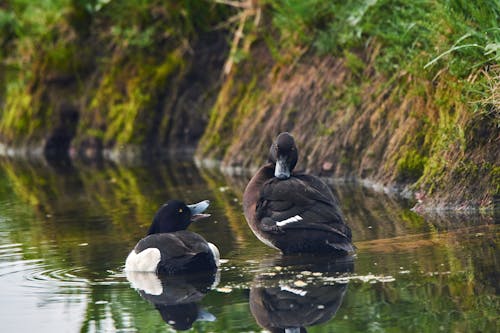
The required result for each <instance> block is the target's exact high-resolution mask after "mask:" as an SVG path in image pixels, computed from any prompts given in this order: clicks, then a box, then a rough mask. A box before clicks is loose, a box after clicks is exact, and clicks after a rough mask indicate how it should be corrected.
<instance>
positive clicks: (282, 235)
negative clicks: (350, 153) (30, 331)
mask: <svg viewBox="0 0 500 333" xmlns="http://www.w3.org/2000/svg"><path fill="white" fill-rule="evenodd" d="M297 159H298V153H297V147H296V146H295V141H294V139H293V137H292V136H291V135H290V134H289V133H286V132H285V133H281V134H280V135H278V137H277V138H276V141H275V142H274V143H273V144H272V145H271V148H270V152H269V162H268V163H267V164H265V165H264V166H262V167H261V168H260V169H259V170H258V171H257V173H256V174H255V175H254V176H253V177H252V179H251V180H250V182H249V183H248V185H247V187H246V189H245V193H244V194H243V209H244V213H245V217H246V219H247V222H248V224H249V226H250V228H251V229H252V231H253V232H254V234H255V235H256V236H257V237H258V238H259V239H260V240H261V241H262V242H264V243H265V244H267V245H268V246H271V247H274V248H276V249H279V250H281V252H283V253H284V254H289V253H302V252H304V253H306V252H312V253H314V252H323V253H324V252H330V253H335V254H346V253H349V252H353V251H354V246H353V245H352V236H351V229H350V228H349V226H347V225H346V223H345V219H344V216H343V214H342V212H341V210H340V207H339V203H338V201H337V199H336V198H335V196H334V195H333V193H332V191H331V190H330V188H329V187H328V185H326V184H325V183H324V182H323V181H322V180H320V179H319V178H317V177H314V176H311V175H307V174H304V173H299V172H297V173H296V172H293V169H294V167H295V165H296V164H297Z"/></svg>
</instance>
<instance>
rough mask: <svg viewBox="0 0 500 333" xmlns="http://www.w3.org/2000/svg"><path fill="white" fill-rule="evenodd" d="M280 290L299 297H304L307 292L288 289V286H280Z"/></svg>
mask: <svg viewBox="0 0 500 333" xmlns="http://www.w3.org/2000/svg"><path fill="white" fill-rule="evenodd" d="M280 290H281V291H288V292H289V293H292V294H295V295H299V296H305V295H306V294H307V291H305V290H301V289H297V288H292V287H289V286H280Z"/></svg>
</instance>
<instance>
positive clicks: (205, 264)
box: [125, 200, 220, 275]
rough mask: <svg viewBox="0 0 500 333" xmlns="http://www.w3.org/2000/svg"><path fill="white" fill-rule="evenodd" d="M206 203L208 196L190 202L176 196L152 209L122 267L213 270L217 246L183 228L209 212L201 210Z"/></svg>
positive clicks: (167, 271)
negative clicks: (145, 229)
mask: <svg viewBox="0 0 500 333" xmlns="http://www.w3.org/2000/svg"><path fill="white" fill-rule="evenodd" d="M209 204H210V202H209V201H208V200H204V201H201V202H199V203H196V204H191V205H187V204H185V203H184V202H182V201H179V200H169V201H168V202H166V203H165V204H164V205H163V206H161V207H160V209H159V210H158V211H157V212H156V214H155V216H154V218H153V221H152V223H151V226H150V227H149V230H148V232H147V235H146V237H144V238H142V239H141V240H140V241H139V242H138V243H137V244H136V245H135V247H134V248H133V250H132V251H131V252H130V253H129V255H128V257H127V259H126V261H125V271H126V272H154V273H156V274H159V275H173V274H183V273H193V272H200V271H216V270H217V268H218V266H219V259H220V254H219V250H218V249H217V247H216V246H215V245H214V244H212V243H209V242H207V241H206V240H205V238H203V237H202V236H201V235H199V234H197V233H194V232H191V231H188V230H186V229H187V228H188V227H189V225H190V224H191V223H192V222H194V221H197V220H199V219H202V218H206V217H208V216H210V214H204V213H203V212H204V211H205V210H206V209H207V208H208V206H209Z"/></svg>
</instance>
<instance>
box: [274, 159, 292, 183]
mask: <svg viewBox="0 0 500 333" xmlns="http://www.w3.org/2000/svg"><path fill="white" fill-rule="evenodd" d="M274 176H275V177H276V178H278V179H288V178H290V168H289V167H288V165H287V163H286V158H284V157H281V156H280V157H278V160H277V161H276V167H275V169H274Z"/></svg>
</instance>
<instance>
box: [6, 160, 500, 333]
mask: <svg viewBox="0 0 500 333" xmlns="http://www.w3.org/2000/svg"><path fill="white" fill-rule="evenodd" d="M247 180H248V179H247V177H229V176H227V175H222V174H220V173H218V172H216V171H213V170H207V169H197V168H196V167H195V165H194V164H193V163H192V162H190V161H175V162H166V163H155V164H154V165H153V166H148V165H129V166H117V165H113V164H102V165H94V166H85V165H74V166H71V167H67V166H66V167H61V166H57V168H54V166H50V165H46V164H44V163H27V162H25V161H24V162H20V161H9V160H2V161H0V297H1V298H2V305H1V311H0V318H1V319H2V331H5V332H18V331H38V332H45V331H46V332H54V331H71V332H74V331H81V332H95V331H137V332H146V331H147V332H155V331H162V332H163V331H165V329H166V328H169V327H170V328H171V327H172V326H171V325H170V324H168V321H173V322H178V321H179V322H180V321H181V320H175V319H171V318H170V317H168V316H166V315H165V318H167V323H165V321H164V319H163V318H162V314H161V310H158V307H159V308H160V309H161V308H162V306H161V305H159V304H161V302H159V301H156V300H157V298H156V297H153V298H154V299H151V298H148V297H143V296H147V295H145V294H144V295H143V294H141V293H140V292H137V291H136V290H134V289H133V288H131V286H130V283H129V281H128V280H127V277H126V276H125V274H124V273H123V271H122V269H123V264H124V260H125V258H126V256H127V254H128V252H129V251H130V249H131V248H132V247H133V246H134V245H135V243H136V242H137V240H138V239H140V238H141V237H142V236H143V235H144V233H145V231H146V230H147V228H148V226H149V224H150V222H151V218H152V216H153V215H154V213H155V211H156V210H157V209H158V207H159V206H160V205H161V204H162V203H164V202H165V201H166V200H167V199H170V198H182V199H183V200H185V201H187V202H198V201H201V200H204V199H209V200H211V202H212V204H211V206H210V208H209V210H210V213H211V214H212V217H211V218H210V219H206V220H205V221H200V223H195V224H193V225H192V226H191V229H192V230H193V231H194V232H197V233H199V234H201V235H203V236H204V237H205V238H206V239H207V240H208V241H211V242H213V243H215V244H217V246H218V248H219V250H220V251H221V256H222V258H223V259H224V260H223V264H222V266H221V268H220V281H219V282H218V284H217V285H216V286H213V287H212V285H210V287H208V288H207V287H206V286H205V287H199V286H198V287H196V288H195V289H194V290H195V291H193V290H192V289H191V291H189V293H191V294H192V295H193V297H194V296H195V295H198V296H199V298H196V297H194V298H196V300H194V301H193V302H187V303H188V304H191V305H189V307H190V309H191V310H189V311H188V310H185V311H184V312H186V313H188V312H189V313H192V315H190V320H192V319H193V318H194V319H205V320H194V321H192V322H191V323H192V329H191V330H192V331H215V332H255V331H261V330H262V327H261V326H265V327H267V326H266V325H267V324H263V321H261V320H260V319H258V318H254V316H253V315H255V311H254V310H255V307H254V308H252V305H251V304H252V302H254V301H255V300H257V299H259V298H260V299H261V301H259V302H261V303H262V304H264V301H263V300H264V299H265V300H266V301H269V302H268V303H269V304H272V300H273V299H274V298H276V297H275V296H277V297H278V299H279V297H281V296H280V293H281V292H286V290H281V286H284V288H285V289H286V288H287V286H288V287H291V288H294V289H300V288H302V289H304V290H303V291H306V296H307V294H309V295H310V296H314V297H316V296H315V295H316V294H318V293H319V294H318V296H317V297H318V301H315V300H313V301H310V302H309V304H317V306H316V308H318V306H319V307H320V308H321V307H322V306H324V307H325V308H324V309H322V310H325V311H322V312H321V313H323V315H324V317H321V316H320V315H319V314H318V317H317V320H313V319H311V320H304V321H303V322H302V323H299V322H297V323H296V324H297V325H298V324H300V325H303V326H308V325H309V326H310V325H312V326H310V327H308V328H307V330H308V331H309V332H330V331H346V332H366V331H390V330H394V331H408V332H421V331H453V332H469V331H481V332H495V330H496V323H497V315H498V313H497V312H498V308H499V301H498V291H499V290H498V288H499V287H498V282H497V281H498V278H499V277H498V273H497V272H498V271H499V267H498V230H499V229H498V225H497V224H496V223H495V222H496V221H495V220H494V218H493V217H489V218H488V217H486V218H483V217H481V216H463V217H454V218H452V219H449V218H423V217H421V216H419V215H416V214H415V213H413V212H412V211H410V210H409V209H408V207H407V204H406V203H405V202H402V201H400V200H399V199H397V198H392V197H387V196H385V195H383V194H380V193H377V192H373V191H370V190H367V189H364V188H361V187H358V186H345V185H334V191H335V193H336V194H337V195H338V197H339V198H340V201H341V203H342V208H343V210H344V212H345V215H346V216H347V219H348V223H349V224H350V226H351V228H352V229H353V235H354V242H355V244H356V246H357V247H358V252H357V255H356V259H355V270H354V271H352V270H348V269H347V270H345V271H344V273H335V272H333V273H331V272H330V273H324V272H322V271H321V270H319V269H318V268H317V265H315V266H316V267H314V265H313V267H311V266H307V265H308V264H309V265H311V263H310V262H306V263H303V262H302V263H301V262H300V260H299V261H298V262H297V260H298V259H293V260H292V262H290V259H288V258H286V257H281V256H279V255H277V253H276V252H275V251H274V250H273V249H270V248H267V247H266V246H265V245H263V244H262V243H260V242H259V241H258V240H257V239H256V238H255V237H254V236H253V234H252V232H251V231H250V230H249V228H248V227H247V225H246V222H245V219H244V217H243V213H242V210H241V203H240V200H241V196H242V193H243V189H244V186H245V184H246V182H247ZM302 259H304V258H302ZM324 262H325V261H324V260H321V262H320V264H324ZM320 266H321V265H320ZM326 266H328V265H326ZM319 273H321V275H320V274H319ZM303 284H305V285H303ZM181 285H182V284H181ZM169 286H172V288H173V287H174V284H169ZM347 286H348V287H347ZM345 287H347V288H345ZM273 288H274V289H273ZM308 288H311V291H308ZM314 288H320V289H317V290H318V291H315V290H316V289H314ZM321 288H326V289H321ZM138 289H140V288H138ZM181 289H183V290H190V289H189V287H187V286H186V284H184V286H183V287H182V288H181ZM162 290H168V287H165V286H164V285H162ZM290 290H293V289H290ZM319 290H322V292H319ZM295 291H297V290H295ZM170 293H171V294H172V295H176V293H177V294H179V292H178V291H175V290H174V291H171V292H170ZM299 293H300V292H299ZM288 294H290V292H288ZM292 294H293V293H292ZM320 294H324V296H325V298H324V299H321V298H320V296H321V297H322V296H323V295H320ZM168 297H170V294H169V296H168ZM168 297H166V299H168ZM328 297H330V299H328ZM174 298H175V297H174ZM335 298H336V299H337V300H339V302H338V305H339V307H337V305H336V304H337V303H335V301H334V300H333V299H335ZM161 299H162V300H165V298H161ZM293 302H295V301H293ZM293 302H292V303H293ZM297 302H298V301H297ZM173 303H175V302H173V301H172V300H168V301H167V302H166V303H163V304H166V305H165V306H166V307H167V308H168V307H170V306H175V305H174V304H173ZM192 303H194V305H195V306H193V305H192ZM319 303H325V304H319ZM340 303H341V306H340ZM297 304H300V303H297ZM330 306H331V307H330ZM327 307H328V308H329V309H330V310H331V311H330V312H328V311H326V310H327ZM335 307H337V309H335V311H336V314H335V311H333V310H334V308H335ZM251 309H252V311H254V313H253V314H252V313H251V312H250V310H251ZM319 310H321V309H319ZM164 312H165V313H167V314H168V315H169V316H171V315H173V314H175V311H173V310H171V308H168V311H164ZM257 312H259V311H257ZM261 312H262V311H261ZM271 312H273V311H271ZM271 312H269V311H268V320H267V322H273V323H275V322H277V321H278V319H275V318H274V317H272V316H274V315H276V316H277V315H279V311H276V312H275V313H274V314H273V313H271ZM327 312H328V315H329V314H330V313H331V314H332V319H328V318H327V317H328V315H326V314H327ZM194 313H196V314H197V315H196V316H195V315H194ZM207 313H211V314H212V316H213V317H212V316H209V315H208V314H207ZM310 313H311V314H314V311H312V309H311V311H310ZM318 313H319V312H318ZM256 317H259V316H258V315H256ZM294 317H295V318H296V319H297V320H299V319H300V317H299V316H298V315H297V316H294ZM27 318H29V319H30V320H26V319H27ZM214 318H216V319H215V320H214V321H209V320H206V319H214ZM302 319H304V318H302ZM302 319H301V320H302ZM191 323H190V324H189V325H191ZM186 325H188V324H186ZM280 325H281V324H280ZM276 326H279V325H276ZM186 327H188V326H186Z"/></svg>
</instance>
